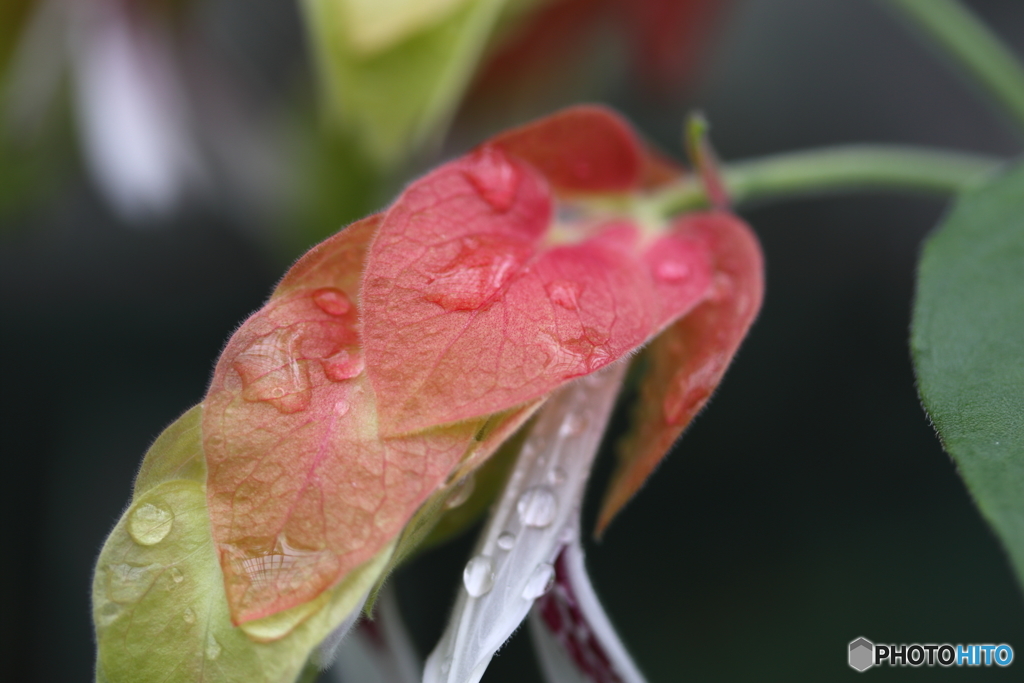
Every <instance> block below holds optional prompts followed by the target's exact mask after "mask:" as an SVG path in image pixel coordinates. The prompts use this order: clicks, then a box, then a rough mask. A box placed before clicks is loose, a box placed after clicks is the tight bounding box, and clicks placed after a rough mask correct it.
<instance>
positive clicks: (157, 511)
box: [128, 503, 174, 545]
mask: <svg viewBox="0 0 1024 683" xmlns="http://www.w3.org/2000/svg"><path fill="white" fill-rule="evenodd" d="M173 524H174V513H172V512H171V511H170V510H165V509H164V508H162V507H158V506H156V505H153V504H152V503H143V504H142V505H140V506H138V507H137V508H135V510H133V511H132V514H131V516H130V517H129V518H128V533H129V534H131V537H132V540H134V541H135V542H136V543H138V544H139V545H156V544H157V543H159V542H160V541H162V540H164V539H165V538H166V537H167V534H169V533H170V532H171V526H172V525H173Z"/></svg>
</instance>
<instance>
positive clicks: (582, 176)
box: [490, 105, 648, 193]
mask: <svg viewBox="0 0 1024 683" xmlns="http://www.w3.org/2000/svg"><path fill="white" fill-rule="evenodd" d="M490 144H492V145H494V146H495V147H498V148H500V149H502V150H504V151H506V152H508V153H509V154H511V155H514V156H516V157H519V158H520V159H522V160H523V161H526V162H527V163H529V164H531V165H532V166H533V167H534V168H536V169H537V170H538V171H540V172H541V173H542V174H543V175H544V176H545V178H547V181H548V182H549V183H550V184H551V187H553V188H554V189H555V191H556V192H561V193H590V192H627V191H629V190H632V189H634V188H636V187H637V186H638V185H640V183H641V182H642V181H643V179H644V172H645V169H646V165H647V163H648V161H647V158H646V152H645V150H644V147H643V145H642V144H641V143H640V141H639V140H638V139H637V137H636V134H635V133H634V132H633V129H632V127H631V126H630V125H629V124H628V123H627V122H626V121H625V120H624V119H623V118H622V117H621V116H619V115H618V114H617V113H615V112H614V111H612V110H610V109H607V108H605V107H600V106H595V105H582V106H576V107H572V108H570V109H564V110H562V111H561V112H558V113H557V114H553V115H551V116H547V117H545V118H543V119H540V120H539V121H534V122H533V123H528V124H526V125H525V126H520V127H519V128H513V129H512V130H510V131H507V132H505V133H502V134H501V135H498V136H497V137H495V138H494V139H492V140H491V142H490Z"/></svg>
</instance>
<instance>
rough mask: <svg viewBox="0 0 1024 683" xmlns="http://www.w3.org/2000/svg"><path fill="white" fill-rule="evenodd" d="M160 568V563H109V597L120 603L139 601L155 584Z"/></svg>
mask: <svg viewBox="0 0 1024 683" xmlns="http://www.w3.org/2000/svg"><path fill="white" fill-rule="evenodd" d="M160 569H162V567H161V566H160V565H158V564H149V565H134V564H111V565H107V597H109V598H110V599H111V600H113V601H114V602H120V603H133V602H136V601H138V600H139V599H141V598H142V596H143V595H144V594H145V593H146V591H148V590H149V589H150V587H151V586H152V585H153V582H154V581H155V580H156V577H157V573H158V571H159V570H160Z"/></svg>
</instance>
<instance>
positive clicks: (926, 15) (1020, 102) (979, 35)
mask: <svg viewBox="0 0 1024 683" xmlns="http://www.w3.org/2000/svg"><path fill="white" fill-rule="evenodd" d="M880 1H881V2H882V3H883V4H885V5H888V6H890V7H891V8H893V9H894V10H895V11H896V12H897V13H899V14H901V15H902V16H904V17H906V18H907V19H908V20H910V21H911V22H912V23H913V24H914V26H915V27H917V28H918V29H919V30H920V31H921V32H922V33H923V34H924V36H925V38H927V39H928V40H930V41H931V42H932V43H933V44H934V45H935V47H937V48H938V49H939V50H940V51H941V52H942V54H943V55H944V56H946V57H947V58H948V59H950V60H951V61H952V62H953V64H954V66H955V67H957V68H958V69H959V70H960V71H961V72H962V73H963V75H964V76H966V77H967V79H968V80H969V81H971V82H972V83H974V84H975V85H977V86H979V87H980V88H981V89H982V91H984V92H985V93H987V94H988V95H989V96H990V98H991V99H992V100H993V102H994V103H995V104H996V105H998V106H999V107H1000V108H1001V109H1002V110H1003V112H1004V113H1005V114H1007V115H1009V117H1010V119H1011V121H1012V122H1013V123H1015V124H1016V127H1017V132H1018V133H1020V134H1021V135H1024V67H1022V66H1021V64H1020V62H1019V61H1018V60H1017V58H1016V56H1015V55H1014V54H1013V53H1012V52H1011V51H1010V50H1009V49H1008V48H1007V47H1006V45H1004V44H1003V42H1002V41H1001V40H1000V39H999V38H998V37H997V36H996V35H995V34H994V33H993V32H992V31H991V30H990V29H989V28H988V26H986V25H985V24H984V23H982V22H981V20H980V19H978V17H976V16H975V15H974V14H973V13H972V12H971V11H970V10H969V9H968V8H967V7H965V6H964V5H963V4H961V3H960V2H958V0H880Z"/></svg>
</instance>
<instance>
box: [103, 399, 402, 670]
mask: <svg viewBox="0 0 1024 683" xmlns="http://www.w3.org/2000/svg"><path fill="white" fill-rule="evenodd" d="M201 417H202V409H201V407H198V406H197V407H196V408H193V409H192V410H190V411H188V412H187V413H185V414H184V415H183V416H182V417H181V418H180V419H179V420H178V421H177V422H175V423H174V424H172V425H171V426H170V427H168V428H167V430H165V431H164V433H163V434H162V435H161V436H160V437H159V438H158V439H157V440H156V442H155V443H154V444H153V446H152V448H150V450H149V452H148V453H147V455H146V458H145V460H144V461H143V464H142V468H141V469H140V472H139V476H138V478H137V479H136V486H135V496H134V498H133V500H132V504H131V506H130V507H129V508H128V510H127V511H126V512H125V513H124V515H122V517H121V519H120V520H119V521H118V523H117V526H115V527H114V530H113V531H112V532H111V534H110V536H109V538H108V539H107V541H106V543H105V544H104V546H103V550H102V551H101V553H100V557H99V560H98V561H97V566H96V573H95V575H94V577H93V588H92V596H93V620H94V624H95V627H96V640H97V645H98V658H97V664H96V679H95V680H96V682H97V683H138V682H145V681H161V682H162V683H178V682H180V683H193V682H196V681H202V682H204V683H291V682H292V681H295V680H296V679H297V677H298V676H299V675H300V673H301V672H302V670H303V668H304V667H305V666H306V663H307V661H308V660H309V659H310V656H311V654H312V653H314V650H315V649H316V648H317V646H318V645H319V644H320V643H321V642H322V641H323V640H324V639H325V638H326V637H327V636H328V635H329V634H330V633H331V631H333V630H334V629H335V628H336V627H338V626H339V625H340V624H342V623H343V622H345V621H346V620H347V619H349V618H350V617H351V616H352V615H353V614H354V613H356V611H357V610H358V609H359V607H360V606H361V605H362V601H363V599H364V597H365V596H366V594H367V593H368V592H369V590H370V588H371V587H372V586H373V584H374V582H375V581H376V580H377V578H378V576H379V575H380V574H381V572H382V571H383V570H384V567H385V566H386V565H387V563H388V562H389V560H390V558H391V554H392V552H393V550H394V545H393V544H392V545H391V546H388V547H387V548H385V549H384V550H383V551H382V552H380V553H379V554H378V555H377V556H376V557H374V558H373V559H371V560H370V561H369V562H367V563H365V564H364V565H363V566H361V567H359V568H358V569H357V570H356V571H354V572H352V573H351V574H350V575H349V576H347V577H346V578H345V579H344V580H343V581H342V582H341V583H340V584H338V585H337V586H335V587H333V588H332V589H330V590H329V591H327V592H325V593H324V594H323V595H321V597H320V598H318V599H317V600H314V601H311V602H310V603H307V604H306V605H301V606H299V607H298V608H295V609H293V610H288V611H286V612H282V613H280V614H276V615H274V616H273V617H271V618H268V619H264V620H257V621H254V622H249V623H248V624H246V625H245V628H244V629H243V628H240V627H236V626H234V625H233V624H232V623H231V618H230V613H229V610H228V604H227V598H226V595H225V592H224V578H223V575H222V574H221V570H220V565H219V563H218V561H217V555H216V550H215V548H214V545H213V539H212V537H211V534H210V519H209V514H208V511H207V507H206V485H205V471H206V466H205V462H204V459H203V452H202V446H201V443H202V442H201V438H200V433H199V432H200V429H199V424H200V421H201ZM261 641H265V642H261Z"/></svg>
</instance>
